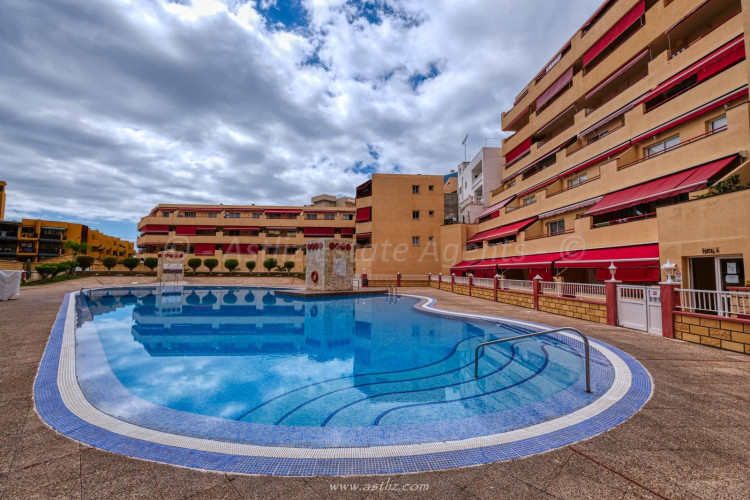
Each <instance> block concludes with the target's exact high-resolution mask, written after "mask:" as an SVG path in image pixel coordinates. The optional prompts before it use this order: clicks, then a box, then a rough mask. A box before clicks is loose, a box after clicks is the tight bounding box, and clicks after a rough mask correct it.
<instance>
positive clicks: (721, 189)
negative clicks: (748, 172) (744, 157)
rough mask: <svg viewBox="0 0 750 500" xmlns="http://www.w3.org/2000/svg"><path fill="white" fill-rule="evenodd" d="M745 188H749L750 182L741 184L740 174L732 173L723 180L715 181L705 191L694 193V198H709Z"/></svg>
mask: <svg viewBox="0 0 750 500" xmlns="http://www.w3.org/2000/svg"><path fill="white" fill-rule="evenodd" d="M745 189H750V182H748V183H747V184H742V183H741V182H740V176H739V175H733V176H731V177H728V178H727V179H724V180H723V181H719V182H717V183H716V184H714V185H713V186H711V187H710V188H708V191H707V192H705V193H704V194H699V195H696V196H695V198H710V197H711V196H716V195H719V194H726V193H734V192H735V191H742V190H745Z"/></svg>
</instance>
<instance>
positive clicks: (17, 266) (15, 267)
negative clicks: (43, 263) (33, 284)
mask: <svg viewBox="0 0 750 500" xmlns="http://www.w3.org/2000/svg"><path fill="white" fill-rule="evenodd" d="M32 268H33V266H32ZM0 270H2V271H23V270H24V267H23V262H16V261H13V260H0Z"/></svg>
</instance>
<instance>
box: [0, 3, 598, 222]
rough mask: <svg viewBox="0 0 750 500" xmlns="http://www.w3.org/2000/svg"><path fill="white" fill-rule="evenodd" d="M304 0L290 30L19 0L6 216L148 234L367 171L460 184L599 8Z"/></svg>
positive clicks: (345, 190) (155, 6)
mask: <svg viewBox="0 0 750 500" xmlns="http://www.w3.org/2000/svg"><path fill="white" fill-rule="evenodd" d="M301 1H302V5H303V6H304V7H305V9H306V18H305V19H306V21H307V22H308V23H307V24H305V23H304V22H303V23H297V24H301V26H297V27H295V28H294V29H292V30H283V29H280V28H279V25H278V24H277V23H276V21H274V22H272V23H266V22H265V20H264V18H263V12H266V9H267V8H271V7H274V5H275V7H280V6H283V5H284V4H286V3H285V2H282V3H280V4H277V3H276V2H273V1H264V2H261V4H260V7H261V10H260V11H259V10H258V4H257V3H256V2H243V1H239V0H223V1H218V0H192V1H190V0H181V1H167V0H162V1H161V2H158V1H148V0H130V1H128V2H124V1H122V0H91V1H89V2H79V1H77V0H59V1H56V2H52V3H49V2H41V1H29V0H7V1H6V2H5V6H4V12H3V16H2V18H1V19H0V59H1V60H2V61H3V64H2V65H0V164H1V165H3V166H2V167H0V178H2V179H3V180H6V181H8V182H9V187H8V195H9V199H8V211H9V215H11V216H21V215H23V214H27V213H32V212H34V211H40V210H55V211H58V212H62V213H69V214H71V215H72V216H74V215H79V214H80V213H81V211H82V208H81V207H82V204H83V205H85V209H83V210H85V212H86V213H87V215H88V216H90V217H93V218H98V219H111V220H130V221H133V222H134V221H136V220H137V219H138V218H140V217H141V216H142V215H144V214H145V213H147V212H148V211H149V210H150V209H151V208H152V207H153V206H154V205H155V204H157V203H160V202H170V201H184V202H212V203H219V202H221V203H256V204H262V203H306V202H308V201H309V197H310V196H312V195H315V194H318V193H321V192H329V193H332V194H353V189H354V186H356V185H357V184H358V183H360V182H362V181H363V180H364V179H365V178H366V174H365V173H357V172H354V171H352V170H351V169H352V167H353V166H355V165H357V164H360V165H362V166H365V165H369V164H374V166H375V167H376V168H377V169H378V170H379V171H386V172H387V171H392V170H393V169H394V167H395V166H396V165H398V166H399V167H400V168H401V170H402V171H404V172H413V173H447V172H448V171H449V170H450V169H451V168H454V167H455V166H456V164H457V163H458V162H459V161H460V160H462V159H463V148H462V147H461V144H460V142H461V139H462V138H463V136H464V134H465V133H466V132H469V133H470V146H471V147H472V148H478V147H479V146H481V145H482V144H483V143H484V138H485V137H497V136H498V135H499V134H500V128H499V116H500V113H501V111H503V110H505V109H507V108H508V107H509V106H510V105H511V103H512V100H513V98H514V96H515V95H516V93H517V92H518V91H519V90H520V89H521V88H522V86H523V85H525V84H526V83H527V82H528V80H529V79H530V78H531V77H532V76H533V75H534V74H535V73H536V71H537V70H538V69H539V68H540V67H541V66H542V65H543V64H544V63H545V62H546V61H547V60H548V59H549V58H550V57H551V55H552V54H554V52H555V51H556V50H557V49H558V48H559V47H560V46H561V45H562V44H563V43H564V41H565V40H567V38H569V37H570V36H572V34H573V33H574V32H575V30H576V29H577V28H578V27H579V25H580V24H581V23H582V22H583V21H584V20H585V18H586V17H587V16H588V15H589V14H590V13H591V12H592V11H593V10H594V8H595V7H596V5H597V4H598V3H599V0H581V1H577V2H574V3H569V2H565V3H562V2H555V1H551V0H524V1H521V0H506V1H504V2H497V1H491V0H463V1H461V2H456V1H453V2H433V1H428V0H409V1H407V0H370V1H369V2H368V3H369V5H370V8H368V9H362V8H361V7H362V6H361V5H358V4H359V2H352V1H345V0H301ZM287 3H288V2H287ZM292 3H294V2H292ZM298 21H299V20H298ZM371 21H375V22H371ZM269 26H270V27H269ZM435 70H437V71H438V72H439V73H438V74H437V76H436V77H434V78H427V79H425V80H424V81H422V82H421V83H420V84H419V86H418V87H417V88H416V89H414V88H413V87H414V82H416V81H419V76H418V75H423V77H424V76H427V75H429V76H435V75H434V74H433V75H430V72H431V71H435ZM414 78H417V80H414ZM368 144H369V145H372V147H374V148H375V149H376V150H377V151H378V154H379V157H378V159H377V160H374V159H373V158H372V157H371V156H370V154H369V152H368V151H369V149H368Z"/></svg>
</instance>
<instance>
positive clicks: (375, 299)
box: [76, 287, 613, 430]
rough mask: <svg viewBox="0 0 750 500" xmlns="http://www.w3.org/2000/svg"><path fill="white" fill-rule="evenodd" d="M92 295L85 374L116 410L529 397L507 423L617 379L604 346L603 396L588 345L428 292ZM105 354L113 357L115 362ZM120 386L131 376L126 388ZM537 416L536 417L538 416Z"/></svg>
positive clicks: (335, 423) (302, 413)
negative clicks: (453, 312) (590, 372)
mask: <svg viewBox="0 0 750 500" xmlns="http://www.w3.org/2000/svg"><path fill="white" fill-rule="evenodd" d="M84 300H85V303H82V304H80V310H79V313H78V325H77V330H76V360H77V361H76V376H77V379H78V382H79V385H80V387H81V389H82V391H83V393H84V395H86V396H87V398H88V399H89V400H90V401H92V403H93V402H96V401H100V400H101V399H102V393H104V392H107V393H109V394H111V395H112V398H110V399H111V400H110V401H108V402H107V403H106V404H103V405H101V406H100V409H101V410H102V411H105V412H106V413H109V414H115V413H116V414H117V415H118V417H120V418H123V419H124V420H130V421H134V422H136V421H137V418H136V416H137V413H138V412H139V411H140V410H139V408H140V407H142V406H143V404H146V406H151V405H155V406H157V407H163V408H169V409H171V410H174V411H178V412H186V413H188V414H193V415H201V416H206V417H213V418H220V419H225V420H228V421H235V422H246V423H251V424H264V425H273V426H284V427H325V428H345V427H362V426H364V427H374V426H391V425H410V424H421V423H425V422H448V421H456V420H459V419H472V418H478V417H482V416H487V415H496V414H503V413H507V414H508V415H510V414H511V413H512V412H513V411H515V410H517V409H519V408H524V409H525V412H526V413H525V415H526V417H525V418H523V419H513V418H510V417H509V418H508V419H507V425H506V427H505V430H507V429H512V428H516V427H520V426H523V425H528V424H530V423H534V422H539V421H545V420H548V419H551V418H554V417H556V416H559V414H558V413H557V412H556V411H549V408H550V406H555V407H558V406H559V405H560V402H561V401H565V403H564V405H565V406H566V411H573V410H575V409H576V408H580V407H583V406H585V405H586V404H588V403H590V402H591V401H592V400H593V399H595V398H596V397H597V394H599V395H600V394H602V393H603V392H605V391H606V390H607V388H608V387H609V386H610V385H611V383H612V378H613V377H612V376H611V369H610V368H611V367H609V365H608V363H607V362H606V360H604V359H603V358H602V357H598V356H594V358H593V362H594V364H595V365H596V370H597V373H598V376H597V377H596V380H595V385H594V389H595V390H594V394H586V393H585V392H583V391H582V390H581V387H582V379H583V375H584V363H583V359H582V356H581V349H580V343H579V342H576V341H575V340H572V339H569V338H567V337H565V336H554V337H553V336H545V337H535V338H531V339H524V340H518V341H512V342H508V343H503V344H497V345H493V346H490V347H487V348H485V349H484V352H483V354H482V355H481V359H480V362H479V377H477V378H475V377H474V351H475V348H476V346H477V345H478V344H479V343H481V342H486V341H488V340H494V339H499V338H504V337H510V336H515V335H519V334H523V333H528V332H531V331H533V328H532V327H530V326H528V325H521V324H516V323H513V322H500V321H485V320H481V319H466V318H455V317H450V316H445V315H439V314H434V313H428V312H424V311H420V310H418V309H415V307H414V306H415V305H416V304H417V303H418V302H419V299H418V298H413V297H408V296H401V297H385V296H382V297H381V296H368V297H357V298H327V299H316V300H311V299H297V298H291V297H286V296H282V295H280V294H278V293H277V291H276V290H273V289H264V288H237V287H211V288H208V287H184V288H181V289H178V290H175V291H171V292H168V293H159V292H158V291H157V290H156V289H148V288H133V289H130V290H126V289H125V290H124V289H112V290H96V291H94V292H92V293H91V295H90V297H88V298H86V299H84ZM102 360H105V361H106V362H103V361H102ZM113 381H114V385H117V387H114V388H113ZM528 415H531V417H529V416H528Z"/></svg>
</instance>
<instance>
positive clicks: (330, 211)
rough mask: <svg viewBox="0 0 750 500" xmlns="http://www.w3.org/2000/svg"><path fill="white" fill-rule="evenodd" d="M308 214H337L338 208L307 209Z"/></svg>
mask: <svg viewBox="0 0 750 500" xmlns="http://www.w3.org/2000/svg"><path fill="white" fill-rule="evenodd" d="M305 213H306V214H337V213H338V211H336V210H307V209H305Z"/></svg>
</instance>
